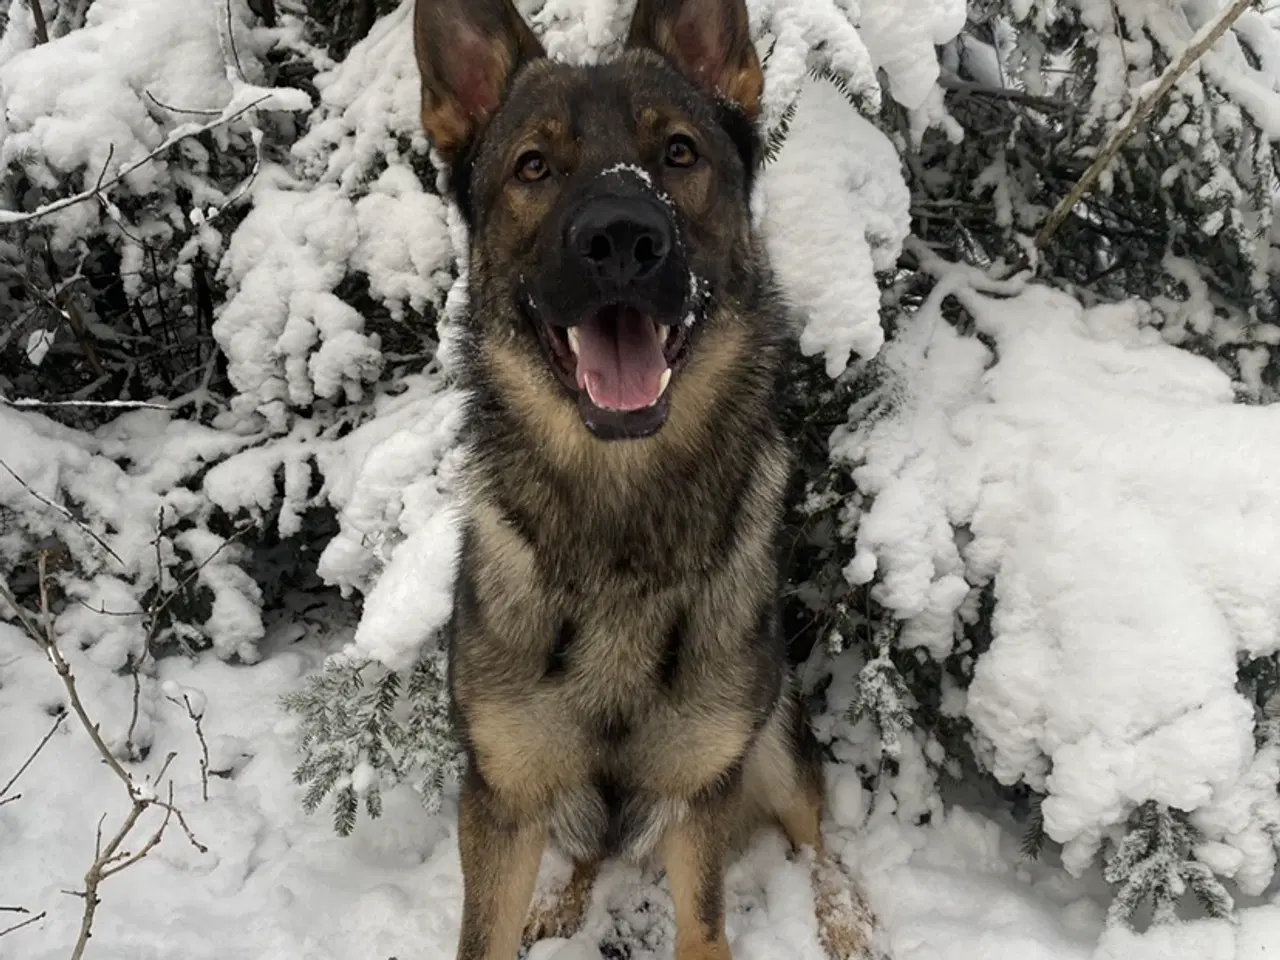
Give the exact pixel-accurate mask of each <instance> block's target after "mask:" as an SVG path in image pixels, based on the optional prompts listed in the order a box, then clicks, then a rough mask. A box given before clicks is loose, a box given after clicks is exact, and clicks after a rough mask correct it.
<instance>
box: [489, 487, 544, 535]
mask: <svg viewBox="0 0 1280 960" xmlns="http://www.w3.org/2000/svg"><path fill="white" fill-rule="evenodd" d="M495 499H496V500H497V504H498V509H499V510H500V511H501V512H502V517H503V519H504V520H506V521H507V523H509V524H511V527H512V529H514V530H515V532H516V533H517V534H519V536H520V539H521V540H523V541H524V542H525V543H526V544H528V545H529V546H531V547H532V546H536V545H537V543H538V527H537V524H535V523H534V522H533V520H531V519H530V518H529V517H528V515H526V514H525V512H524V511H523V510H521V509H520V508H518V507H516V506H515V505H513V504H511V503H510V502H508V501H507V500H506V499H505V498H503V497H497V498H495Z"/></svg>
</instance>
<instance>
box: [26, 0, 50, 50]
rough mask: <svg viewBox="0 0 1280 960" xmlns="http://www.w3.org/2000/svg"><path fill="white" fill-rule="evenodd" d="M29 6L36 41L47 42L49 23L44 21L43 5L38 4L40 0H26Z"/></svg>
mask: <svg viewBox="0 0 1280 960" xmlns="http://www.w3.org/2000/svg"><path fill="white" fill-rule="evenodd" d="M28 2H29V3H30V6H31V19H32V20H34V21H35V28H36V43H48V42H49V25H48V24H47V23H45V19H44V7H42V6H41V5H40V0H28Z"/></svg>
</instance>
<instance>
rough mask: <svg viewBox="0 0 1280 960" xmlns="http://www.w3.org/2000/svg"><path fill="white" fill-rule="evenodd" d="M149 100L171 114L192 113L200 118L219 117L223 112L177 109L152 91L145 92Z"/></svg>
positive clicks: (192, 108)
mask: <svg viewBox="0 0 1280 960" xmlns="http://www.w3.org/2000/svg"><path fill="white" fill-rule="evenodd" d="M144 93H145V94H146V97H147V99H148V100H150V101H151V102H152V103H154V104H155V105H156V106H157V107H159V108H160V109H162V110H168V111H169V112H170V113H190V114H194V115H196V116H199V117H219V116H221V115H222V111H221V110H200V109H196V108H194V107H175V106H172V105H170V104H167V103H165V102H164V101H163V100H161V99H160V98H159V97H157V96H156V95H155V94H154V93H152V92H151V91H150V90H146V91H144Z"/></svg>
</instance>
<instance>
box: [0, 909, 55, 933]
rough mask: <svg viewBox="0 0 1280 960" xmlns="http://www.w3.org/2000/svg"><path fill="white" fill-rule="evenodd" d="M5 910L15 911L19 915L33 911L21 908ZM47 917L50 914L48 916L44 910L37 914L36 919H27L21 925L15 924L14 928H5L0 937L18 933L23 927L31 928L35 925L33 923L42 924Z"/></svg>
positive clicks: (0, 931)
mask: <svg viewBox="0 0 1280 960" xmlns="http://www.w3.org/2000/svg"><path fill="white" fill-rule="evenodd" d="M3 909H9V910H14V911H16V912H18V913H30V912H31V911H29V910H23V909H22V908H21V907H6V908H3ZM47 915H48V914H47V913H46V912H45V911H44V910H41V911H40V912H39V913H37V914H36V915H35V916H34V917H27V919H26V920H23V921H21V922H19V923H15V924H14V925H13V926H11V927H5V928H4V929H3V930H0V937H3V936H7V935H8V934H10V933H15V932H16V931H18V930H21V929H22V928H23V927H29V926H31V924H33V923H39V922H40V921H41V920H43V919H44V918H45V917H46V916H47Z"/></svg>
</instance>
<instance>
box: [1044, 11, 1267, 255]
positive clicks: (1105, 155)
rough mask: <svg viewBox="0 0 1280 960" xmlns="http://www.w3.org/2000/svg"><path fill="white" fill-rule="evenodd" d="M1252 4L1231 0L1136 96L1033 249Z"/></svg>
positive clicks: (1050, 234)
mask: <svg viewBox="0 0 1280 960" xmlns="http://www.w3.org/2000/svg"><path fill="white" fill-rule="evenodd" d="M1254 2H1255V0H1233V2H1232V4H1231V6H1229V7H1227V8H1226V9H1225V10H1223V11H1222V12H1221V13H1220V14H1218V17H1217V19H1215V20H1212V21H1210V22H1209V23H1207V24H1205V25H1204V26H1203V27H1201V28H1200V30H1199V31H1197V33H1196V35H1195V36H1194V37H1192V38H1191V42H1190V43H1189V44H1187V49H1185V50H1184V51H1182V56H1180V57H1178V59H1177V60H1175V61H1174V62H1173V63H1171V64H1169V66H1168V67H1166V68H1165V71H1164V73H1163V74H1161V76H1160V82H1159V83H1157V84H1156V85H1155V87H1154V88H1153V89H1152V90H1151V91H1149V92H1148V93H1146V94H1145V95H1144V96H1142V97H1139V98H1138V101H1137V102H1136V103H1135V104H1134V105H1133V106H1132V107H1130V108H1129V111H1128V114H1127V116H1126V117H1125V120H1124V122H1123V123H1121V124H1120V125H1119V126H1118V127H1117V128H1116V129H1115V131H1114V132H1113V133H1112V134H1111V136H1110V137H1109V138H1108V139H1107V142H1106V143H1105V144H1104V145H1103V147H1102V150H1101V151H1099V153H1098V156H1097V157H1096V158H1095V159H1094V161H1093V163H1091V164H1089V169H1088V170H1086V171H1085V172H1084V174H1083V175H1082V176H1081V177H1080V179H1079V180H1078V181H1076V185H1075V186H1074V187H1072V188H1071V192H1070V193H1068V194H1067V195H1066V196H1065V197H1063V198H1062V200H1060V201H1059V202H1058V205H1057V206H1056V207H1054V208H1053V212H1052V213H1051V214H1049V219H1048V220H1046V221H1045V222H1044V226H1042V227H1041V228H1040V232H1039V233H1037V234H1036V246H1037V247H1039V248H1040V249H1044V248H1045V247H1046V246H1047V245H1048V243H1049V241H1050V240H1052V239H1053V235H1054V234H1055V233H1057V232H1058V228H1059V227H1061V226H1062V224H1063V223H1065V222H1066V219H1067V217H1068V216H1070V214H1071V211H1072V210H1073V209H1075V206H1076V204H1078V203H1079V202H1080V201H1081V200H1082V199H1084V197H1085V195H1086V194H1088V193H1089V191H1091V190H1092V189H1093V188H1094V186H1095V184H1096V183H1097V182H1098V178H1099V177H1101V176H1102V174H1103V171H1105V170H1106V169H1107V167H1108V166H1109V165H1110V164H1111V161H1112V160H1114V159H1115V157H1116V154H1118V153H1119V152H1120V148H1121V147H1123V146H1124V144H1125V142H1126V141H1127V140H1128V139H1129V137H1131V136H1132V135H1133V134H1134V132H1135V131H1136V130H1137V129H1138V125H1139V124H1141V123H1142V122H1143V121H1144V120H1146V118H1147V116H1148V115H1149V114H1150V113H1151V111H1152V110H1154V109H1155V107H1156V105H1157V104H1158V103H1160V101H1161V100H1163V99H1164V98H1165V97H1166V96H1167V95H1168V93H1169V91H1170V90H1172V89H1173V86H1174V84H1175V83H1177V82H1178V80H1179V79H1180V78H1181V77H1182V75H1183V74H1184V73H1186V72H1187V71H1188V70H1190V69H1191V67H1192V66H1194V65H1195V63H1196V61H1197V60H1199V59H1200V58H1201V57H1202V56H1204V55H1205V53H1207V52H1208V50H1209V48H1210V47H1212V46H1213V45H1214V44H1215V43H1217V42H1218V39H1219V38H1220V37H1221V36H1222V35H1223V34H1224V33H1226V32H1227V30H1228V29H1230V27H1231V25H1232V24H1233V23H1235V22H1236V20H1238V19H1239V18H1240V16H1241V14H1243V13H1244V12H1245V10H1247V9H1248V8H1249V7H1251V6H1253V4H1254Z"/></svg>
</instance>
